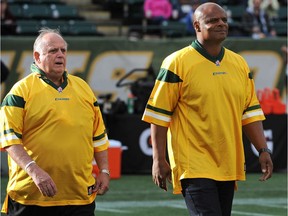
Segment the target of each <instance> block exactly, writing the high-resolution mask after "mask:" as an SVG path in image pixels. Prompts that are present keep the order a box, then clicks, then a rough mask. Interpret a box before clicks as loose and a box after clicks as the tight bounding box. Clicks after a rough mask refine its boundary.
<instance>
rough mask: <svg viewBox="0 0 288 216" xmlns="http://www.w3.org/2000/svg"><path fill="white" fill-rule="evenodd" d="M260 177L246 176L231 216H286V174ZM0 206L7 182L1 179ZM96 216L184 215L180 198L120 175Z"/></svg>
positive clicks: (144, 179) (146, 178)
mask: <svg viewBox="0 0 288 216" xmlns="http://www.w3.org/2000/svg"><path fill="white" fill-rule="evenodd" d="M259 176H260V174H248V175H247V180H246V181H245V182H239V183H238V186H239V188H238V191H236V192H235V198H234V202H233V211H232V215H233V216H286V215H287V173H286V172H285V173H275V174H274V175H273V177H272V178H271V179H270V180H268V181H266V182H259V181H258V178H259ZM1 180H2V181H1V203H2V201H3V198H4V196H5V187H6V182H7V178H2V179H1ZM96 206H97V207H96V212H95V215H96V216H112V215H113V216H114V215H123V216H124V215H125V216H126V215H131V216H150V215H151V216H180V215H188V213H187V210H186V206H185V204H184V201H183V199H182V196H181V195H173V194H172V192H171V186H170V187H169V189H168V191H167V192H165V191H163V190H160V189H159V188H157V187H156V186H155V185H154V183H153V182H152V178H151V176H150V175H122V176H121V178H119V179H112V180H111V184H110V190H109V192H108V193H107V194H106V195H104V196H98V197H97V199H96Z"/></svg>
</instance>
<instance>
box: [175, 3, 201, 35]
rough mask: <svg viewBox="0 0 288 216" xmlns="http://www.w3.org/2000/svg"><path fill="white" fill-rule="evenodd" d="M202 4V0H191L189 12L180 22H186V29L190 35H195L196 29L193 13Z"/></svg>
mask: <svg viewBox="0 0 288 216" xmlns="http://www.w3.org/2000/svg"><path fill="white" fill-rule="evenodd" d="M200 4H202V1H201V0H191V1H190V4H189V6H190V9H189V11H188V13H187V14H186V16H184V17H183V18H182V19H180V22H182V23H185V24H186V31H187V34H188V35H195V29H194V26H193V13H194V11H195V10H196V8H197V7H198V6H199V5H200ZM186 7H187V5H186Z"/></svg>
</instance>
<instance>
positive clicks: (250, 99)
mask: <svg viewBox="0 0 288 216" xmlns="http://www.w3.org/2000/svg"><path fill="white" fill-rule="evenodd" d="M244 65H245V70H246V71H247V94H246V103H245V110H244V112H243V115H242V125H246V124H249V123H252V122H255V121H262V120H265V116H264V113H263V111H262V108H261V106H260V103H259V100H258V98H257V95H256V91H255V84H254V80H253V76H252V72H250V70H249V67H248V65H247V63H246V62H244Z"/></svg>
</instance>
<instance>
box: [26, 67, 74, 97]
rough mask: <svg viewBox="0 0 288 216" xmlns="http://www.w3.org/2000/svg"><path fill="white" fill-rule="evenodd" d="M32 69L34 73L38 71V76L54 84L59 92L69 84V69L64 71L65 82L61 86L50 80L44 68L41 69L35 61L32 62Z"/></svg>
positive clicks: (49, 83) (51, 84)
mask: <svg viewBox="0 0 288 216" xmlns="http://www.w3.org/2000/svg"><path fill="white" fill-rule="evenodd" d="M30 69H31V71H32V72H33V73H38V77H39V78H40V79H42V80H43V81H44V82H46V83H47V84H48V85H50V86H52V87H53V88H54V89H56V90H57V91H58V92H62V91H63V89H64V88H65V87H66V86H67V84H68V81H67V76H68V73H67V71H64V73H63V82H62V84H61V85H60V86H57V85H55V84H54V83H53V82H52V81H51V80H49V79H48V78H47V76H46V74H45V72H44V71H43V70H41V69H40V68H39V67H38V66H37V65H36V64H35V63H33V64H31V67H30Z"/></svg>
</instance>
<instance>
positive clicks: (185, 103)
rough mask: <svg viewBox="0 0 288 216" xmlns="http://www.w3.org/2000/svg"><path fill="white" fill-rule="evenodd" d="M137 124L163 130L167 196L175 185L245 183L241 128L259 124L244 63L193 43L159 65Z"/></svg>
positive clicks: (228, 53) (227, 53) (178, 188)
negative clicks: (197, 180) (214, 54)
mask: <svg viewBox="0 0 288 216" xmlns="http://www.w3.org/2000/svg"><path fill="white" fill-rule="evenodd" d="M142 119H143V120H144V121H146V122H148V123H152V124H156V125H160V126H164V127H168V135H167V144H168V154H169V161H170V165H171V169H172V177H173V178H172V179H173V193H176V194H178V193H181V190H182V189H181V184H180V180H181V179H184V178H210V179H214V180H218V181H230V180H245V157H244V149H243V143H242V125H245V124H249V123H251V122H254V121H259V120H264V119H265V117H264V114H263V112H262V109H261V107H260V105H259V102H258V99H257V96H256V94H255V87H254V82H253V79H252V76H251V73H250V70H249V67H248V65H247V63H246V61H245V60H244V59H243V58H242V57H241V56H240V55H238V54H236V53H234V52H232V51H230V50H228V49H226V48H225V47H222V50H221V53H220V54H219V55H218V56H217V57H212V56H210V55H209V54H208V53H207V52H206V51H205V50H204V48H203V47H202V46H201V44H200V43H199V42H198V41H197V40H196V41H194V42H192V44H191V45H190V46H187V47H185V48H183V49H181V50H178V51H176V52H174V53H172V54H171V55H169V56H168V57H166V58H165V59H164V61H163V62H162V65H161V69H160V71H159V74H158V77H157V79H156V81H155V86H154V88H153V90H152V93H151V96H150V98H149V100H148V103H147V106H146V109H145V111H144V114H143V117H142Z"/></svg>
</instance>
